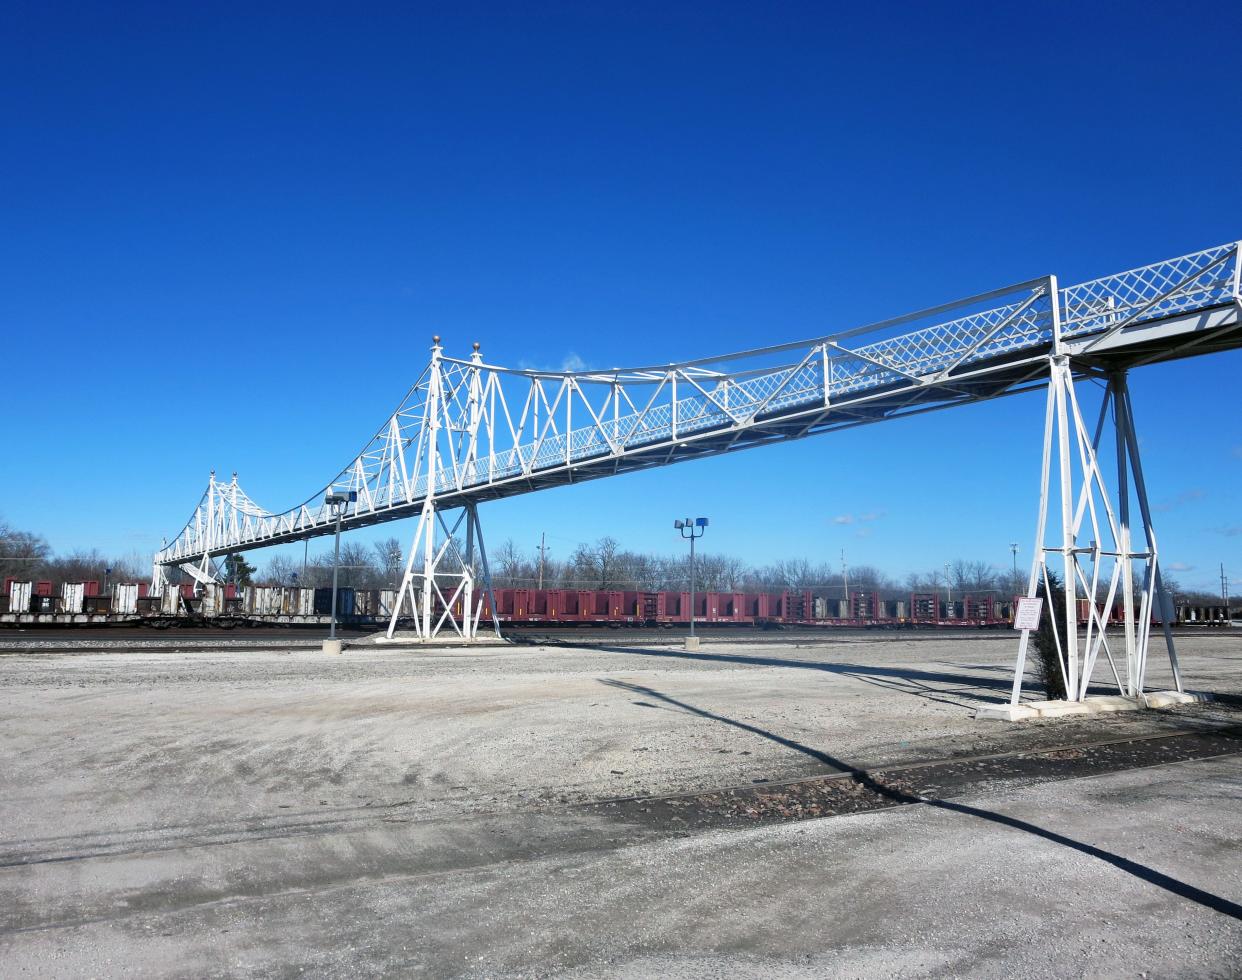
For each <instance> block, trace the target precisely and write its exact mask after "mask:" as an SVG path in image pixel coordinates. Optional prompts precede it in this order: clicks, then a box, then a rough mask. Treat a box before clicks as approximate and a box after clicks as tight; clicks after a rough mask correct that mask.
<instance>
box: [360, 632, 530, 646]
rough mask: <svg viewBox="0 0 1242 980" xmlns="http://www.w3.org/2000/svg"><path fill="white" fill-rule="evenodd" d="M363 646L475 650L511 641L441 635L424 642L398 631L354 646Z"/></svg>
mask: <svg viewBox="0 0 1242 980" xmlns="http://www.w3.org/2000/svg"><path fill="white" fill-rule="evenodd" d="M363 644H366V645H371V644H374V645H375V646H385V647H393V646H407V647H427V648H433V647H451V648H454V649H462V648H467V649H473V648H475V647H478V648H480V649H482V648H486V647H503V646H508V645H509V641H508V640H506V639H504V638H503V637H496V636H490V635H489V636H476V637H475V638H474V639H472V640H463V639H462V638H461V637H460V636H452V635H449V636H444V635H443V634H441V635H440V636H437V637H436V638H435V639H433V640H424V639H423V638H422V637H420V636H419V635H418V634H417V633H412V632H402V631H398V632H396V633H394V634H393V635H392V636H391V637H389V636H387V635H386V634H384V633H376V634H374V635H373V636H368V637H364V638H363V639H362V640H360V641H358V643H356V644H354V645H357V646H361V645H363Z"/></svg>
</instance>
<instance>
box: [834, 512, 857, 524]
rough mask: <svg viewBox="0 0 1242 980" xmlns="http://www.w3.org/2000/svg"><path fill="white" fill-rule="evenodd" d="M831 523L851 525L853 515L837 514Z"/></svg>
mask: <svg viewBox="0 0 1242 980" xmlns="http://www.w3.org/2000/svg"><path fill="white" fill-rule="evenodd" d="M832 523H833V524H853V523H854V515H853V514H838V515H837V516H836V517H834V518H833V519H832Z"/></svg>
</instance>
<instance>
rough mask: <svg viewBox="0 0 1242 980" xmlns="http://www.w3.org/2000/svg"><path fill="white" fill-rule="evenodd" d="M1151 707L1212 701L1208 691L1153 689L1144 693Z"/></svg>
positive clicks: (1148, 705) (1168, 706)
mask: <svg viewBox="0 0 1242 980" xmlns="http://www.w3.org/2000/svg"><path fill="white" fill-rule="evenodd" d="M1144 697H1145V698H1146V699H1147V707H1149V708H1171V707H1174V706H1176V705H1179V704H1200V703H1203V702H1206V701H1211V700H1212V699H1213V698H1212V695H1211V694H1209V693H1208V692H1207V691H1152V692H1150V693H1149V694H1146V695H1144Z"/></svg>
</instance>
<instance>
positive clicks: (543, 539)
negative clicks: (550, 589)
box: [539, 531, 548, 589]
mask: <svg viewBox="0 0 1242 980" xmlns="http://www.w3.org/2000/svg"><path fill="white" fill-rule="evenodd" d="M547 551H548V532H547V531H540V532H539V588H541V589H542V588H543V565H544V561H545V560H546V556H547Z"/></svg>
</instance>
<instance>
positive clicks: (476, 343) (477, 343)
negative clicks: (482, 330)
mask: <svg viewBox="0 0 1242 980" xmlns="http://www.w3.org/2000/svg"><path fill="white" fill-rule="evenodd" d="M474 352H475V353H476V354H477V353H478V352H479V342H478V341H477V340H476V341H475V342H474Z"/></svg>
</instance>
